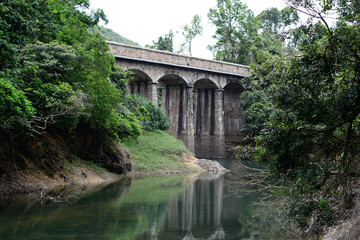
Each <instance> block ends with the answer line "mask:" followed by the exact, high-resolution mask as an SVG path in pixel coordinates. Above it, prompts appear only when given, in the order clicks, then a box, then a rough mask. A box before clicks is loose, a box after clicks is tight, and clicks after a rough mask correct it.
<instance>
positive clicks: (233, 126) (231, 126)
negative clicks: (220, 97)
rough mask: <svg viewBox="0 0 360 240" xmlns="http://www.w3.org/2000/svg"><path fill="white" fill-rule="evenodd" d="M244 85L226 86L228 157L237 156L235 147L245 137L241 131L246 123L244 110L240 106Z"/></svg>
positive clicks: (225, 126)
mask: <svg viewBox="0 0 360 240" xmlns="http://www.w3.org/2000/svg"><path fill="white" fill-rule="evenodd" d="M243 91H244V87H243V86H242V85H241V84H240V83H228V84H227V85H226V86H225V87H224V134H225V149H226V157H229V158H233V157H235V151H234V147H235V146H237V145H239V144H240V143H241V141H242V139H243V138H244V137H245V136H244V134H242V133H241V131H240V130H241V128H242V126H243V125H244V117H243V110H242V109H241V107H240V103H241V98H240V95H241V93H242V92H243Z"/></svg>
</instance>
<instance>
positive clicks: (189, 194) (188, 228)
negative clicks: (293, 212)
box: [0, 161, 287, 240]
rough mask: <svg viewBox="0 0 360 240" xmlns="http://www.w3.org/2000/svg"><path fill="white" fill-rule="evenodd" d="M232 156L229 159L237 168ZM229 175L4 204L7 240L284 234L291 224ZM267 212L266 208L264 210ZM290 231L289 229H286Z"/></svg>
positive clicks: (143, 182) (123, 184)
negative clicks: (278, 219)
mask: <svg viewBox="0 0 360 240" xmlns="http://www.w3.org/2000/svg"><path fill="white" fill-rule="evenodd" d="M231 163H232V162H229V161H228V162H226V164H227V167H229V168H232V164H231ZM233 176H234V172H231V173H226V174H224V175H221V176H200V177H195V176H173V175H169V176H156V177H146V178H140V179H132V180H131V179H124V180H122V181H119V182H117V183H113V184H110V185H107V186H105V187H98V188H96V189H95V190H92V191H86V189H83V190H85V191H83V192H85V193H83V195H82V196H77V197H75V193H64V195H63V202H62V203H52V202H47V203H45V204H44V203H42V204H41V203H40V202H37V203H32V204H27V205H24V206H22V207H16V208H14V207H6V208H5V207H2V208H0V223H1V224H0V239H111V240H112V239H119V240H120V239H124V240H130V239H166V240H168V239H280V238H281V234H285V235H286V234H287V233H286V227H284V226H279V225H278V224H276V221H274V218H273V217H272V216H273V214H270V213H269V212H267V211H265V212H261V211H259V210H261V209H262V208H261V207H259V206H258V205H256V204H255V205H254V203H257V202H258V201H259V199H260V198H261V194H258V193H257V192H256V191H255V192H252V193H249V194H244V193H243V192H242V191H238V193H237V192H236V191H234V185H235V184H236V183H235V182H234V178H233ZM259 212H260V214H259ZM284 229H285V231H284Z"/></svg>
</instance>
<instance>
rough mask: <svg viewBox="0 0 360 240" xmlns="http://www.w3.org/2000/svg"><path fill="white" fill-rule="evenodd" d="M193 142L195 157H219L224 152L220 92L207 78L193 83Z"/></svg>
mask: <svg viewBox="0 0 360 240" xmlns="http://www.w3.org/2000/svg"><path fill="white" fill-rule="evenodd" d="M193 98H194V142H195V155H196V156H202V157H205V158H206V157H211V156H221V155H222V153H221V152H224V150H222V148H223V147H224V139H223V133H222V124H223V123H222V120H221V114H222V90H221V89H220V88H219V87H218V85H217V84H216V83H215V82H214V81H212V80H210V79H207V78H202V79H199V80H197V81H196V82H195V83H194V90H193Z"/></svg>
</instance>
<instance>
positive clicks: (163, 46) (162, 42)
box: [146, 30, 174, 52]
mask: <svg viewBox="0 0 360 240" xmlns="http://www.w3.org/2000/svg"><path fill="white" fill-rule="evenodd" d="M173 38H174V32H173V31H172V30H170V31H169V32H168V33H167V34H165V36H164V37H162V36H160V37H159V38H158V40H157V41H153V44H152V45H146V47H148V48H153V49H157V50H163V51H169V52H174V43H173Z"/></svg>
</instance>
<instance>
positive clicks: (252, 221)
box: [225, 161, 301, 240]
mask: <svg viewBox="0 0 360 240" xmlns="http://www.w3.org/2000/svg"><path fill="white" fill-rule="evenodd" d="M226 177H227V178H226V185H225V192H226V195H227V196H228V197H230V196H237V198H238V201H242V202H243V209H241V214H240V215H239V222H240V223H241V225H242V226H243V228H242V233H243V236H244V237H248V238H251V239H279V240H280V239H298V238H297V236H299V235H301V234H299V233H300V232H299V230H298V229H297V228H296V227H295V226H294V225H293V224H292V223H290V222H289V220H288V219H287V218H286V213H285V211H284V209H283V208H282V206H283V204H284V203H283V200H282V199H281V198H280V197H279V196H276V195H274V190H276V189H277V188H278V187H281V185H282V183H281V182H280V181H278V180H277V179H274V178H270V177H269V174H268V173H267V171H266V169H264V168H261V167H260V166H259V165H257V164H256V163H255V162H253V161H234V162H233V165H232V167H231V172H230V173H229V174H227V175H226ZM239 211H240V210H239Z"/></svg>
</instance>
